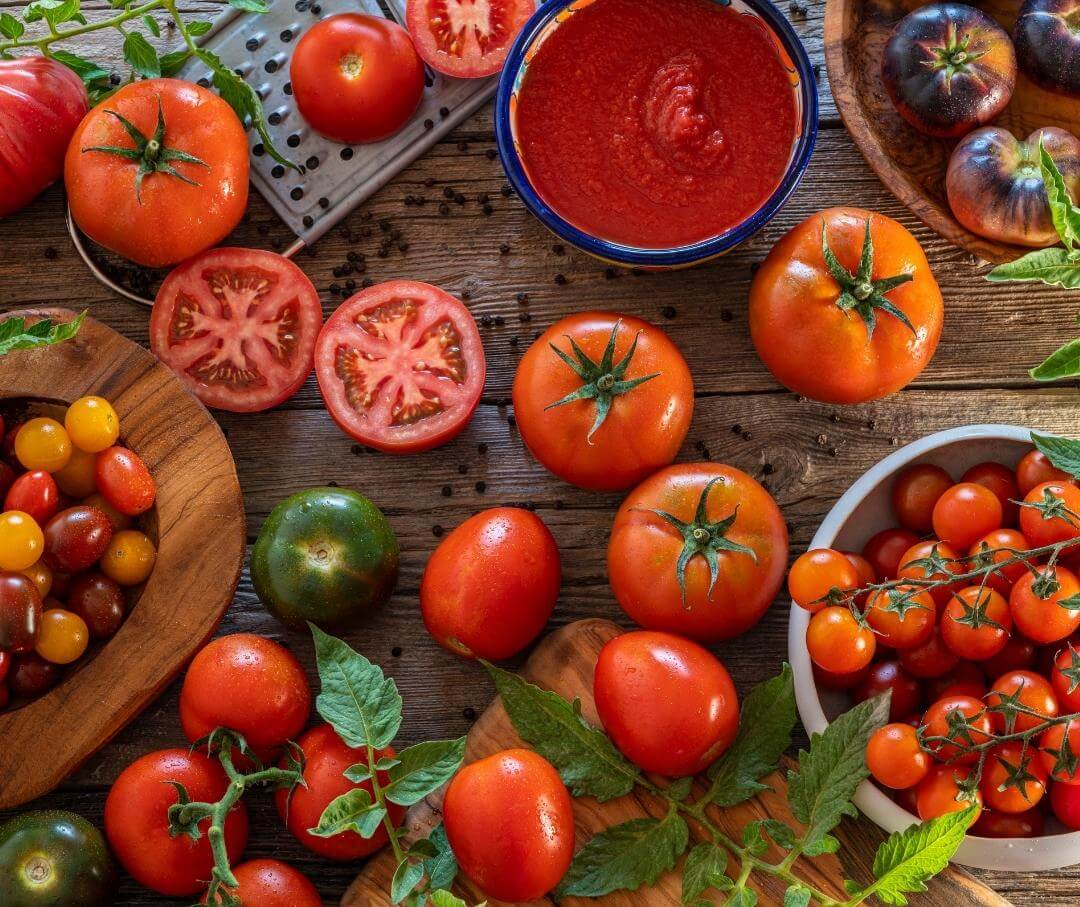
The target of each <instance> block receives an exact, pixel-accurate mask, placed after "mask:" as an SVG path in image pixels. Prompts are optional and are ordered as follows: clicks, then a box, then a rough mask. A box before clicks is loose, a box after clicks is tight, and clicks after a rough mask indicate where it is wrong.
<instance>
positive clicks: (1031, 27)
mask: <svg viewBox="0 0 1080 907" xmlns="http://www.w3.org/2000/svg"><path fill="white" fill-rule="evenodd" d="M1078 9H1080V7H1078V6H1077V5H1076V0H1024V2H1023V3H1022V4H1021V5H1020V11H1019V12H1018V13H1017V15H1016V27H1015V29H1014V31H1013V41H1015V42H1016V56H1017V58H1018V59H1019V61H1020V69H1021V70H1023V72H1024V73H1026V74H1027V75H1028V76H1030V77H1031V78H1032V79H1033V80H1034V81H1036V82H1038V83H1039V84H1040V85H1041V86H1042V87H1043V88H1046V89H1048V90H1049V91H1056V92H1059V93H1061V94H1064V95H1067V96H1069V97H1072V98H1080V26H1078V25H1077V22H1078V20H1080V14H1078V13H1077V10H1078ZM1073 197H1074V198H1075V196H1073Z"/></svg>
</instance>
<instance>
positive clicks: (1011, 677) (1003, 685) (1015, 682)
mask: <svg viewBox="0 0 1080 907" xmlns="http://www.w3.org/2000/svg"><path fill="white" fill-rule="evenodd" d="M1005 700H1008V701H1010V702H1013V701H1015V702H1016V703H1017V704H1019V705H1022V706H1024V707H1025V708H1026V709H1028V710H1029V711H1030V712H1034V713H1035V714H1028V713H1026V712H1025V713H1018V714H1017V715H1016V720H1015V723H1014V724H1013V725H1012V727H1010V726H1009V722H1008V721H1007V720H1006V718H1005V715H1004V713H1002V712H999V711H995V712H991V720H992V721H993V723H994V729H995V730H996V731H997V732H998V733H999V734H1000V733H1003V732H1006V731H1008V732H1009V733H1011V732H1012V731H1014V730H1015V731H1029V730H1031V729H1032V728H1034V727H1038V726H1039V725H1040V724H1042V723H1043V722H1044V721H1045V720H1046V719H1047V718H1053V717H1054V716H1056V715H1057V714H1058V702H1057V699H1056V698H1055V696H1054V690H1053V688H1052V687H1051V686H1050V682H1049V681H1048V680H1047V679H1046V678H1045V677H1043V676H1041V675H1039V674H1036V673H1034V672H1033V671H1009V673H1008V674H1002V675H1001V677H999V678H998V679H997V680H995V681H994V685H993V687H991V689H990V693H989V694H988V695H987V697H986V700H985V702H986V705H987V707H988V708H991V709H993V708H996V707H1000V706H1001V704H1002V702H1003V701H1005Z"/></svg>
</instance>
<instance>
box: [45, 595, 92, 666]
mask: <svg viewBox="0 0 1080 907" xmlns="http://www.w3.org/2000/svg"><path fill="white" fill-rule="evenodd" d="M88 645H90V631H89V630H88V629H87V627H86V621H84V620H83V619H82V618H81V617H79V615H78V614H75V613H73V612H71V611H67V610H65V609H64V608H49V609H48V610H47V611H46V612H45V613H44V614H42V615H41V630H40V631H39V632H38V638H37V644H36V645H35V651H36V652H37V653H38V655H40V656H41V657H42V658H44V659H45V660H46V661H49V662H52V663H53V664H58V665H68V664H71V663H72V662H73V661H77V660H78V659H80V658H82V655H83V653H84V652H85V651H86V647H87V646H88Z"/></svg>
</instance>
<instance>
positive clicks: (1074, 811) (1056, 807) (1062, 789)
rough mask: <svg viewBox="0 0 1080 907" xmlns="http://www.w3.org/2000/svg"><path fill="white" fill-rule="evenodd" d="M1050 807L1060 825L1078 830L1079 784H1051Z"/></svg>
mask: <svg viewBox="0 0 1080 907" xmlns="http://www.w3.org/2000/svg"><path fill="white" fill-rule="evenodd" d="M1050 807H1051V809H1053V811H1054V815H1055V816H1057V819H1058V821H1059V822H1060V823H1061V824H1062V825H1064V826H1065V827H1066V828H1071V829H1073V830H1074V831H1080V784H1051V785H1050Z"/></svg>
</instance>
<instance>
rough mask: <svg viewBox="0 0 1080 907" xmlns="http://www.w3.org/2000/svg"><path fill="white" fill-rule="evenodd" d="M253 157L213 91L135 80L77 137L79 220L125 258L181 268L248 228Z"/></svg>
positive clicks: (70, 169) (74, 199)
mask: <svg viewBox="0 0 1080 907" xmlns="http://www.w3.org/2000/svg"><path fill="white" fill-rule="evenodd" d="M119 117H122V118H123V120H121V119H119ZM124 120H126V121H127V123H128V124H129V125H130V126H131V127H132V129H133V130H134V131H135V132H136V133H137V135H138V137H136V136H135V135H132V134H130V133H129V129H128V127H127V126H126V125H125V123H124ZM116 149H121V150H119V151H118V150H116ZM248 154H249V152H248V140H247V135H246V134H245V132H244V127H243V125H242V124H241V123H240V120H239V119H238V118H237V116H236V114H235V113H233V109H232V108H231V107H230V106H229V105H228V104H227V103H226V102H225V101H223V100H222V99H221V98H219V97H218V96H217V95H216V94H214V93H213V92H212V91H207V90H206V89H205V88H200V87H199V86H198V85H194V84H192V83H191V82H182V81H180V80H179V79H146V80H144V81H141V82H133V83H131V84H130V85H125V86H124V87H123V88H121V89H120V90H119V91H117V92H116V94H114V95H112V96H111V97H110V98H108V99H107V100H105V101H102V102H101V103H100V104H98V106H97V107H95V108H94V109H93V110H91V111H90V113H89V114H87V116H86V118H85V119H84V120H83V121H82V122H81V123H80V124H79V128H78V129H76V130H75V135H74V136H73V137H72V139H71V144H70V145H69V146H68V150H67V158H66V160H65V161H64V183H65V185H66V186H67V192H68V204H69V205H70V207H71V216H72V217H73V218H74V219H75V223H76V224H78V225H79V228H80V229H81V230H82V231H83V232H84V233H85V234H86V235H87V236H89V237H90V238H91V239H92V240H94V241H95V242H97V243H100V244H101V245H103V246H105V248H107V249H111V250H112V251H113V252H116V253H118V254H120V255H123V256H124V257H125V258H130V259H131V260H132V261H134V262H138V263H139V264H141V265H146V266H148V267H152V268H160V267H163V266H165V265H171V264H176V262H178V261H183V260H184V259H185V258H190V257H191V256H192V255H196V254H198V253H199V252H202V251H204V250H206V249H208V248H210V246H213V245H216V244H217V243H219V242H221V240H223V239H224V238H225V237H226V236H228V235H229V233H230V232H231V231H232V229H233V227H235V226H236V225H237V224H238V223H239V222H240V218H241V217H242V216H243V214H244V211H245V209H246V208H247V197H248V169H249V167H248Z"/></svg>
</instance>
